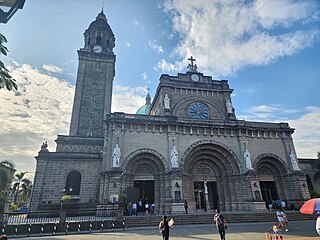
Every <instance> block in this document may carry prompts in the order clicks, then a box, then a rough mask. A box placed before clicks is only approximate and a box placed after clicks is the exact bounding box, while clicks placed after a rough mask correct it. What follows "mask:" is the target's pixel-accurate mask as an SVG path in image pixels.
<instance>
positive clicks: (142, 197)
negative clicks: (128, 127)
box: [124, 149, 167, 211]
mask: <svg viewBox="0 0 320 240" xmlns="http://www.w3.org/2000/svg"><path fill="white" fill-rule="evenodd" d="M124 169H125V180H124V182H125V186H126V194H127V198H128V199H127V200H128V201H133V202H137V203H139V201H142V204H143V205H142V206H144V205H145V203H146V202H148V204H149V205H151V204H155V208H156V211H159V209H160V206H161V203H163V202H164V200H165V199H166V194H167V193H166V188H165V172H166V169H167V166H166V162H165V160H164V158H163V157H162V156H161V155H160V154H159V153H157V152H155V151H154V150H150V149H141V150H138V151H136V152H134V153H132V154H131V155H129V156H128V158H127V159H126V161H125V163H124Z"/></svg>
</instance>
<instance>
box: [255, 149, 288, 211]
mask: <svg viewBox="0 0 320 240" xmlns="http://www.w3.org/2000/svg"><path fill="white" fill-rule="evenodd" d="M256 169H257V172H258V179H259V185H260V190H261V195H262V199H263V201H264V202H265V204H266V208H269V204H270V203H273V202H274V201H275V200H278V199H282V200H284V198H285V197H284V196H285V193H284V188H283V186H282V185H283V184H282V177H283V175H285V174H286V173H287V169H286V168H285V165H284V163H283V162H282V160H281V159H280V158H278V157H277V156H275V155H273V154H272V155H270V156H268V155H264V156H260V157H258V160H257V163H256Z"/></svg>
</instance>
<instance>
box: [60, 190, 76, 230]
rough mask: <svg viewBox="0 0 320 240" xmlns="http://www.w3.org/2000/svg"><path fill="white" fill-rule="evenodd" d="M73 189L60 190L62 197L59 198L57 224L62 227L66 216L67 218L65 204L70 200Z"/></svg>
mask: <svg viewBox="0 0 320 240" xmlns="http://www.w3.org/2000/svg"><path fill="white" fill-rule="evenodd" d="M72 191H73V188H72V187H71V186H70V187H64V188H63V189H62V196H61V198H60V204H61V205H60V219H59V224H61V225H64V224H65V222H66V216H67V208H66V204H67V202H69V201H70V200H71V196H70V195H69V194H70V193H72Z"/></svg>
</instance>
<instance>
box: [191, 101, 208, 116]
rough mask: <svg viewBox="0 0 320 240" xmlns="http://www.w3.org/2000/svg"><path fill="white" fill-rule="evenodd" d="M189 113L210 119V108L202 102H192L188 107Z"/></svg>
mask: <svg viewBox="0 0 320 240" xmlns="http://www.w3.org/2000/svg"><path fill="white" fill-rule="evenodd" d="M188 115H189V117H190V118H195V119H209V110H208V108H207V107H206V106H205V105H203V104H202V103H198V102H196V103H192V104H191V105H190V106H189V108H188Z"/></svg>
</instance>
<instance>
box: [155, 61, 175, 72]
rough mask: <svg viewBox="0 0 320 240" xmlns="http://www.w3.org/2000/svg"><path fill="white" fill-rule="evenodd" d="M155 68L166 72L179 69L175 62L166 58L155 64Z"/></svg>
mask: <svg viewBox="0 0 320 240" xmlns="http://www.w3.org/2000/svg"><path fill="white" fill-rule="evenodd" d="M154 70H161V71H164V72H175V71H177V70H178V68H177V67H176V65H175V64H172V63H168V62H167V61H166V60H164V59H161V60H160V61H159V62H158V63H157V65H156V66H154Z"/></svg>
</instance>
